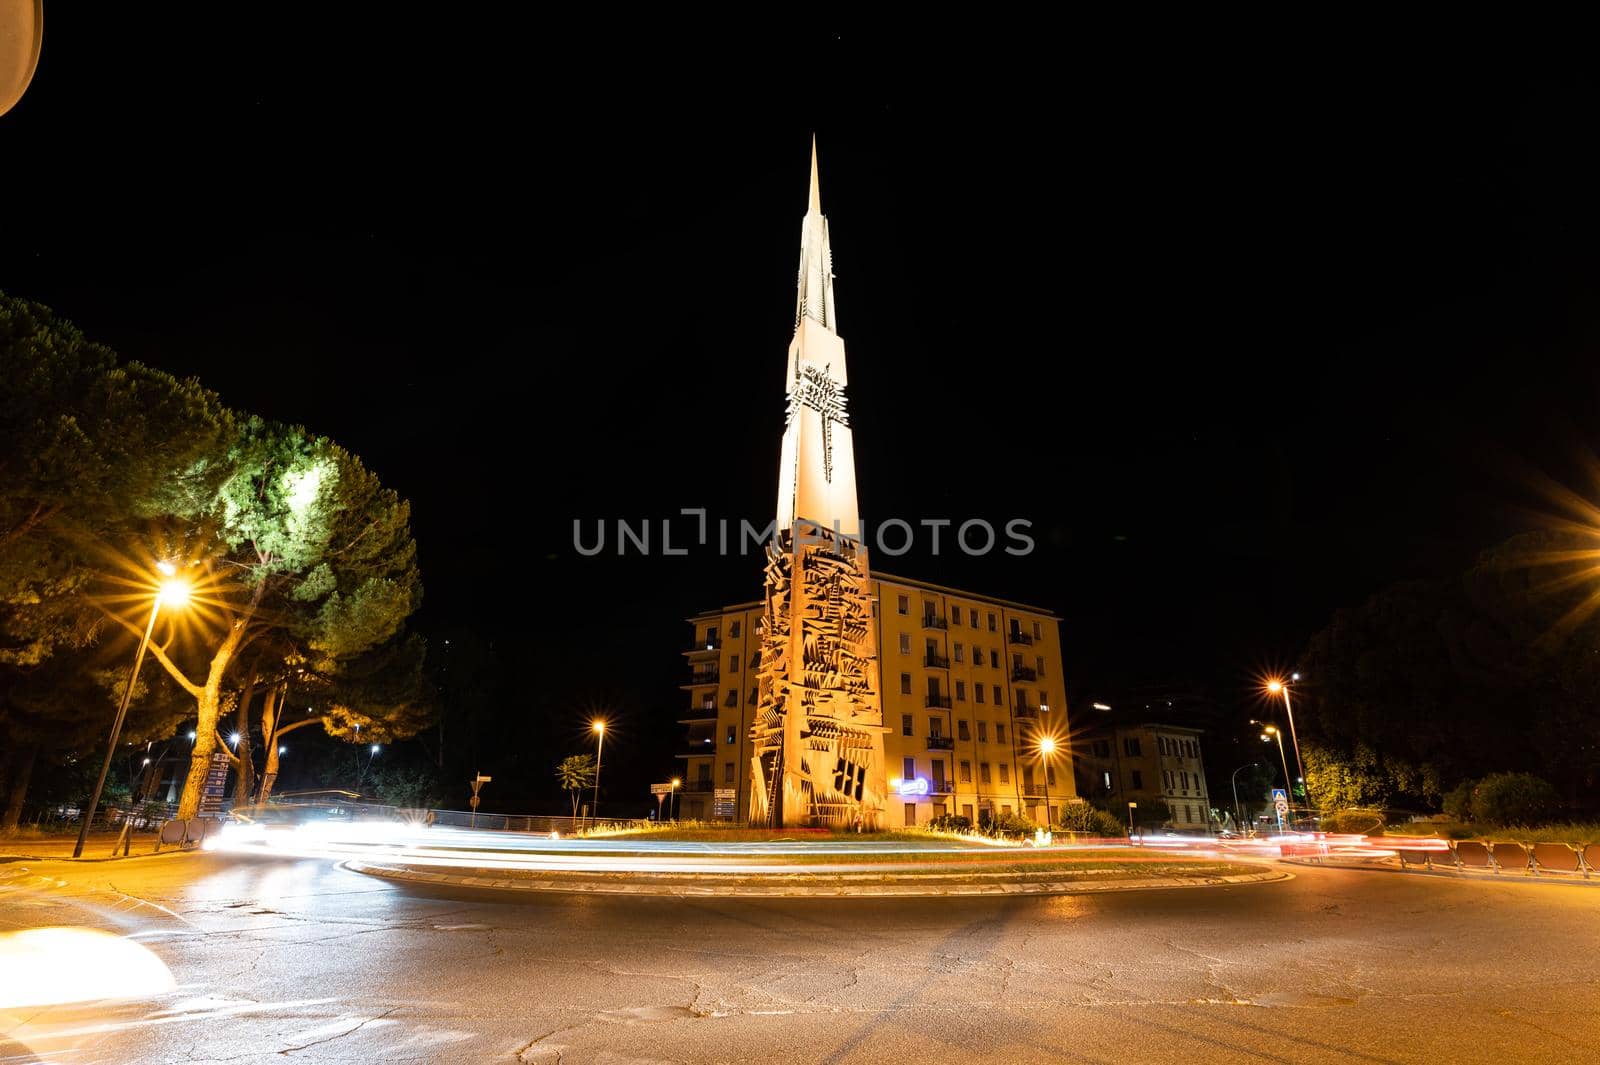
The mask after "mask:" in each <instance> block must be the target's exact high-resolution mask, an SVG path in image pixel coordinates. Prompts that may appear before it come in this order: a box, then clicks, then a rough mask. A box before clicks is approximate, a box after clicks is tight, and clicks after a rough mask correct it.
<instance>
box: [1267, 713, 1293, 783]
mask: <svg viewBox="0 0 1600 1065" xmlns="http://www.w3.org/2000/svg"><path fill="white" fill-rule="evenodd" d="M1273 740H1277V741H1278V758H1279V760H1280V761H1282V762H1283V782H1284V783H1285V784H1287V785H1288V786H1289V794H1290V795H1293V794H1294V781H1293V780H1292V779H1291V778H1290V777H1289V759H1288V758H1287V757H1285V756H1284V753H1283V730H1282V729H1280V728H1277V727H1276V726H1273V725H1268V726H1267V727H1266V728H1265V729H1263V730H1262V732H1261V742H1262V743H1271V742H1272V741H1273Z"/></svg>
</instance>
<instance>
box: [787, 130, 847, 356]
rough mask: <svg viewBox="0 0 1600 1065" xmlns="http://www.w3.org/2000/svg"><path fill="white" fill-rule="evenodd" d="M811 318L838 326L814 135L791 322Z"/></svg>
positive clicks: (830, 326)
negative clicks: (797, 282)
mask: <svg viewBox="0 0 1600 1065" xmlns="http://www.w3.org/2000/svg"><path fill="white" fill-rule="evenodd" d="M802 318H810V319H811V320H813V321H815V322H816V323H817V324H818V325H822V326H826V327H827V328H828V329H830V330H836V329H837V323H838V319H837V318H836V316H835V314H834V310H833V252H832V250H831V249H830V248H829V247H828V220H827V219H826V218H825V217H823V214H822V187H821V183H820V182H819V181H818V180H817V138H816V137H815V136H812V138H811V199H810V202H809V203H808V204H807V206H806V216H805V219H804V220H803V221H801V223H800V282H799V292H798V294H797V296H796V298H795V308H794V325H795V328H796V329H799V328H800V319H802Z"/></svg>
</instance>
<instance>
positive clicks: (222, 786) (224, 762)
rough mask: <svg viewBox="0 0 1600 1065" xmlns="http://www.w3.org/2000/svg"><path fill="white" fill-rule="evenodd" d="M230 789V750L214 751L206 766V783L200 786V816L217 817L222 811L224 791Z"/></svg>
mask: <svg viewBox="0 0 1600 1065" xmlns="http://www.w3.org/2000/svg"><path fill="white" fill-rule="evenodd" d="M226 790H228V752H227V751H212V752H211V764H210V765H208V766H206V779H205V783H204V784H202V785H201V786H200V816H201V817H215V816H217V815H218V814H220V813H221V812H222V793H223V792H224V791H226Z"/></svg>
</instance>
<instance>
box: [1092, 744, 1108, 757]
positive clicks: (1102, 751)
mask: <svg viewBox="0 0 1600 1065" xmlns="http://www.w3.org/2000/svg"><path fill="white" fill-rule="evenodd" d="M1091 749H1092V750H1093V751H1094V756H1095V757H1096V758H1110V757H1111V741H1110V740H1095V741H1094V743H1093V744H1091Z"/></svg>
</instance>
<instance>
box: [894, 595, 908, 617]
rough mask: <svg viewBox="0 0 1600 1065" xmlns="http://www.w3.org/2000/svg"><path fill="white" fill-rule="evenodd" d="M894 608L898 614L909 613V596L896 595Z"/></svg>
mask: <svg viewBox="0 0 1600 1065" xmlns="http://www.w3.org/2000/svg"><path fill="white" fill-rule="evenodd" d="M894 609H895V612H896V613H898V614H909V613H911V597H910V596H909V595H902V596H899V597H897V598H896V599H895V604H894Z"/></svg>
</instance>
